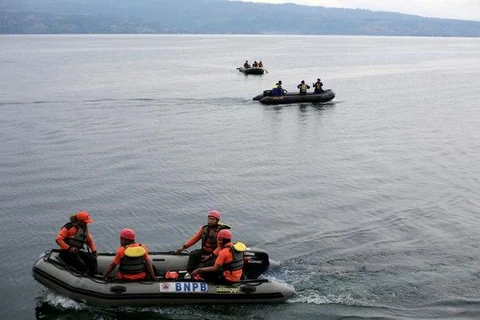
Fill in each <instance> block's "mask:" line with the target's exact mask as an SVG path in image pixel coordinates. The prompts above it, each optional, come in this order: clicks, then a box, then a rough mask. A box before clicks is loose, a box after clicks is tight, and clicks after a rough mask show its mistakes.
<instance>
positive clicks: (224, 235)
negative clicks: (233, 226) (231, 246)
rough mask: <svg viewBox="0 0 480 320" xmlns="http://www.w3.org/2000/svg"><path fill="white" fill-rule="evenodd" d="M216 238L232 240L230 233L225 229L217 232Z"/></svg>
mask: <svg viewBox="0 0 480 320" xmlns="http://www.w3.org/2000/svg"><path fill="white" fill-rule="evenodd" d="M217 238H222V239H228V240H231V239H232V233H231V232H230V231H229V230H227V229H222V230H220V231H218V233H217Z"/></svg>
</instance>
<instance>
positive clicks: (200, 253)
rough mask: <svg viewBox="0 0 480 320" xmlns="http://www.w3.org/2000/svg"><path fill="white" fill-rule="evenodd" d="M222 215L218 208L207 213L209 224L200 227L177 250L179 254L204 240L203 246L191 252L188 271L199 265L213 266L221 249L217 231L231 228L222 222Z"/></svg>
mask: <svg viewBox="0 0 480 320" xmlns="http://www.w3.org/2000/svg"><path fill="white" fill-rule="evenodd" d="M220 217H221V214H220V212H218V211H217V210H212V211H210V212H209V213H208V215H207V219H208V220H207V224H206V225H204V226H202V227H200V229H199V230H198V232H197V233H196V234H195V235H193V237H191V238H190V239H189V240H188V241H187V242H185V244H184V245H183V246H181V247H180V248H178V249H177V250H176V251H175V253H176V254H179V253H180V252H182V251H183V250H185V249H187V248H190V247H191V246H193V245H194V244H195V243H197V242H198V241H200V240H202V248H201V249H196V250H193V251H192V252H190V254H189V257H188V263H187V271H188V272H192V271H193V270H194V269H195V268H197V267H198V266H199V265H202V266H213V264H214V262H215V257H216V256H217V255H218V253H219V252H220V250H221V248H220V247H219V246H218V244H217V233H218V232H219V231H220V230H223V229H230V227H229V226H228V225H226V224H222V223H220Z"/></svg>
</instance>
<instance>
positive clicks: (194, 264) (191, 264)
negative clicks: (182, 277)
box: [187, 249, 215, 273]
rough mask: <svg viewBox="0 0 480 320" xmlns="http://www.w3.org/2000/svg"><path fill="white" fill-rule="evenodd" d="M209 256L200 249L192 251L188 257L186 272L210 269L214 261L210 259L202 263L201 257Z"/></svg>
mask: <svg viewBox="0 0 480 320" xmlns="http://www.w3.org/2000/svg"><path fill="white" fill-rule="evenodd" d="M204 255H209V253H208V252H205V251H203V250H202V249H197V250H193V251H192V252H190V254H189V256H188V262H187V272H188V273H192V271H193V270H195V269H197V268H203V267H211V266H213V265H214V264H215V259H214V258H211V259H209V260H207V261H205V262H202V256H204Z"/></svg>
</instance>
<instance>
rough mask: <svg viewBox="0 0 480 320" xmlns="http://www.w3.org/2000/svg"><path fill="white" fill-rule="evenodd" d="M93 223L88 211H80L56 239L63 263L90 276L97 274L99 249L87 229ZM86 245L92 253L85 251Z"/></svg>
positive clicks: (71, 218) (72, 217)
mask: <svg viewBox="0 0 480 320" xmlns="http://www.w3.org/2000/svg"><path fill="white" fill-rule="evenodd" d="M92 222H93V220H92V219H91V218H90V215H89V213H88V212H87V211H79V212H78V213H77V214H74V215H72V216H71V217H70V222H68V223H66V224H65V225H64V226H63V227H62V228H61V229H60V231H59V233H58V235H57V237H56V238H55V241H56V242H57V244H58V245H59V247H60V257H61V258H62V259H63V261H64V262H65V263H66V264H67V265H69V266H71V267H73V268H74V269H76V270H77V271H79V272H82V273H87V274H88V275H89V276H94V275H95V274H96V272H97V248H96V246H95V242H94V241H93V238H92V235H91V234H90V231H89V230H88V227H87V224H89V223H92ZM85 245H86V246H87V247H88V248H89V249H90V250H91V252H87V251H85Z"/></svg>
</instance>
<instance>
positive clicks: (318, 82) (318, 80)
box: [313, 79, 325, 93]
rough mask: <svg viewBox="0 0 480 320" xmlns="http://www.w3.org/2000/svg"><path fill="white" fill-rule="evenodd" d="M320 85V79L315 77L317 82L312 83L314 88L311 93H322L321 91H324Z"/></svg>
mask: <svg viewBox="0 0 480 320" xmlns="http://www.w3.org/2000/svg"><path fill="white" fill-rule="evenodd" d="M322 86H323V83H322V81H320V79H317V82H315V83H314V84H313V88H314V89H315V90H314V91H313V93H323V92H325V91H323V88H322Z"/></svg>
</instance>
